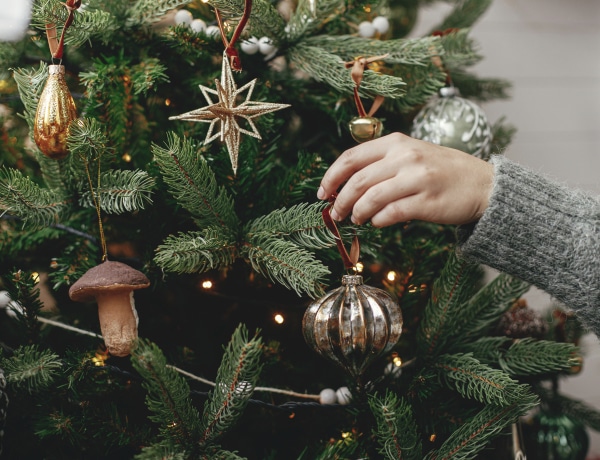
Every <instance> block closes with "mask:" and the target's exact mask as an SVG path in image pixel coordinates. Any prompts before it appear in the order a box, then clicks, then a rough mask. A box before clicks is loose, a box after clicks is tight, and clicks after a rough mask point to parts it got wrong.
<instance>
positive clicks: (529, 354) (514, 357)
mask: <svg viewBox="0 0 600 460" xmlns="http://www.w3.org/2000/svg"><path fill="white" fill-rule="evenodd" d="M464 349H465V351H467V352H469V351H470V352H472V353H473V356H474V357H475V358H477V359H478V360H479V361H481V362H483V363H486V364H489V365H492V366H494V365H495V366H499V367H500V368H501V369H502V370H504V371H505V372H507V373H508V374H509V375H512V376H533V375H547V374H548V373H554V372H561V371H562V372H564V371H568V370H569V369H570V368H571V367H573V366H576V365H578V363H579V362H578V358H577V347H576V346H575V345H573V344H571V343H561V342H552V341H549V340H535V339H532V338H525V339H516V340H514V341H513V340H512V339H509V338H506V337H483V338H481V339H479V340H477V341H475V342H473V343H471V344H469V345H467V346H465V347H464Z"/></svg>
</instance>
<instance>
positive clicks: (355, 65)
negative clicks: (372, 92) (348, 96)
mask: <svg viewBox="0 0 600 460" xmlns="http://www.w3.org/2000/svg"><path fill="white" fill-rule="evenodd" d="M388 56H389V53H387V54H383V55H381V56H373V57H370V58H366V57H362V56H361V57H358V58H356V59H354V61H350V62H346V63H345V64H344V66H345V67H346V69H352V70H351V71H350V76H351V77H352V81H353V82H354V103H355V104H356V110H357V111H358V116H359V117H372V116H373V115H375V112H376V111H377V109H378V108H379V107H380V106H381V104H382V103H383V96H382V95H380V94H379V95H377V96H375V100H374V101H373V105H372V106H371V109H370V110H369V112H368V113H367V111H366V110H365V107H364V105H363V103H362V101H361V100H360V96H359V95H358V89H359V88H360V84H361V83H362V79H363V75H364V72H365V70H366V69H368V68H369V64H372V63H373V62H375V61H380V60H382V59H385V58H386V57H388Z"/></svg>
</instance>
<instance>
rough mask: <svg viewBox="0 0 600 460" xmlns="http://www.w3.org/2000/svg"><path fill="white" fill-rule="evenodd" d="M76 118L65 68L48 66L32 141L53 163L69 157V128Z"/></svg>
mask: <svg viewBox="0 0 600 460" xmlns="http://www.w3.org/2000/svg"><path fill="white" fill-rule="evenodd" d="M76 118H77V109H76V107H75V101H74V100H73V96H71V92H70V91H69V88H68V86H67V82H66V81H65V66H63V65H50V66H48V79H47V80H46V85H45V86H44V89H43V91H42V95H41V96H40V100H39V102H38V106H37V111H36V114H35V121H34V126H33V138H34V140H35V143H36V144H37V146H38V148H39V149H40V150H41V151H42V153H43V154H44V155H46V156H47V157H48V158H52V159H53V160H60V159H62V158H65V157H66V156H67V154H68V153H69V152H68V151H67V137H68V135H69V125H70V124H71V122H72V121H73V120H75V119H76Z"/></svg>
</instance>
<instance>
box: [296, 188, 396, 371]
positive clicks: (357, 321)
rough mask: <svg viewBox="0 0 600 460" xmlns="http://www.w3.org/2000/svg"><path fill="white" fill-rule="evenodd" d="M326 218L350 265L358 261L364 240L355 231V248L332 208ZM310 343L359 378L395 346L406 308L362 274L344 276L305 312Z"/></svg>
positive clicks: (331, 201)
mask: <svg viewBox="0 0 600 460" xmlns="http://www.w3.org/2000/svg"><path fill="white" fill-rule="evenodd" d="M332 204H333V198H332V199H331V200H330V205H329V206H327V207H326V208H325V209H324V210H323V220H324V222H325V225H326V226H327V228H329V230H330V231H332V233H333V234H334V236H335V239H336V243H337V246H338V250H339V252H340V255H341V256H342V260H343V261H344V265H345V266H346V268H354V267H356V263H357V262H358V253H359V244H358V239H357V238H356V237H355V238H354V241H353V243H352V248H351V250H350V254H348V252H347V251H346V248H345V247H344V245H343V243H342V239H341V237H340V234H339V231H338V229H337V227H336V225H335V222H334V221H333V219H332V218H331V216H330V214H329V212H330V209H331V205H332ZM302 333H303V335H304V339H305V341H306V343H307V344H308V345H309V346H310V347H311V348H313V349H314V350H315V351H316V352H317V353H319V354H320V355H322V356H323V357H325V358H327V359H329V360H331V361H332V362H334V363H336V364H337V365H339V366H341V367H342V368H344V369H345V370H346V371H347V372H348V373H349V374H350V375H351V376H352V377H353V378H355V379H358V378H359V377H360V376H361V375H362V374H363V373H364V372H365V370H366V369H367V368H368V367H369V365H370V364H371V363H372V362H373V361H374V360H375V359H377V358H378V357H379V356H381V355H383V354H384V353H386V352H388V351H390V350H391V349H392V348H393V347H394V345H395V344H396V343H397V342H398V340H399V339H400V335H401V334H402V311H401V310H400V306H399V305H398V303H397V302H396V300H395V299H394V298H393V297H392V296H391V295H390V294H389V293H387V292H386V291H384V290H383V289H379V288H376V287H373V286H368V285H366V284H363V277H362V276H361V275H356V274H354V275H344V276H342V286H341V287H339V288H337V289H334V290H332V291H329V292H327V293H326V294H325V295H324V296H323V297H321V298H320V299H317V300H315V301H313V302H312V303H311V304H310V305H309V306H308V308H307V310H306V312H305V313H304V317H303V320H302Z"/></svg>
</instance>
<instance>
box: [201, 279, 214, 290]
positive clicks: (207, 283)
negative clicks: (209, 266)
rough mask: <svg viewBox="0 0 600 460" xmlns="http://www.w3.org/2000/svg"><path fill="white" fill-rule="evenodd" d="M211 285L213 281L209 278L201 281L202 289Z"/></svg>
mask: <svg viewBox="0 0 600 460" xmlns="http://www.w3.org/2000/svg"><path fill="white" fill-rule="evenodd" d="M212 287H213V283H212V281H211V280H204V281H202V289H210V288H212Z"/></svg>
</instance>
